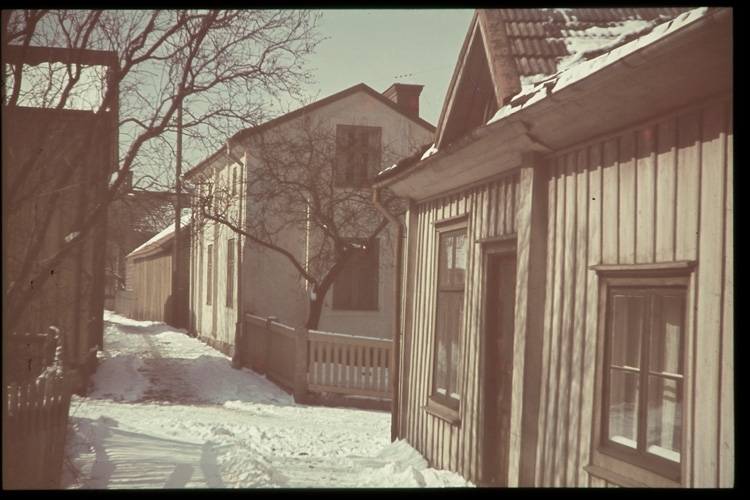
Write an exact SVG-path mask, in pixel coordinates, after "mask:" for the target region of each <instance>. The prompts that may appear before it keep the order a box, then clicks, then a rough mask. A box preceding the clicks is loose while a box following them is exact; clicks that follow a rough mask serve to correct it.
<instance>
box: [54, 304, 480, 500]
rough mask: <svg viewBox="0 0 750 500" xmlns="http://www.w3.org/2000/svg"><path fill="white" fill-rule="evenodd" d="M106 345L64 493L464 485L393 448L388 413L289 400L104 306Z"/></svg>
mask: <svg viewBox="0 0 750 500" xmlns="http://www.w3.org/2000/svg"><path fill="white" fill-rule="evenodd" d="M104 345H105V349H104V351H103V353H102V354H103V356H102V357H103V359H102V361H101V363H100V365H99V368H98V370H97V372H96V374H95V375H94V377H93V379H92V384H93V387H92V390H91V391H90V394H89V396H88V397H87V398H78V397H74V398H73V401H72V403H71V417H72V418H71V423H72V430H71V436H70V438H69V440H68V456H69V457H70V458H71V460H70V463H71V464H72V465H74V467H69V468H68V469H69V470H68V471H67V472H66V474H65V477H64V478H63V479H64V484H67V486H68V487H69V488H250V487H266V488H267V487H271V488H274V487H303V488H304V487H388V486H400V487H409V486H414V487H418V486H470V484H469V483H467V482H466V481H465V480H463V479H462V478H461V477H460V476H458V475H456V474H452V473H448V472H445V471H438V470H434V469H429V468H427V463H426V461H425V460H424V458H423V457H422V456H421V455H419V453H417V452H416V451H415V450H414V449H413V448H411V447H410V446H409V445H408V444H407V443H405V442H402V441H397V442H395V443H390V414H389V413H388V412H380V411H365V410H355V409H344V408H325V407H314V406H305V405H297V404H295V403H294V401H293V399H292V398H291V396H289V395H288V394H287V393H285V392H284V391H282V390H281V389H279V388H278V387H276V386H275V385H274V384H273V383H271V382H269V381H267V380H266V379H265V378H264V377H262V376H260V375H258V374H255V373H254V372H252V371H250V370H247V369H242V370H234V369H232V368H231V367H230V362H229V359H228V358H227V357H226V356H224V355H223V354H221V353H219V352H218V351H215V350H214V349H212V348H210V347H208V346H206V345H205V344H203V343H201V342H200V341H198V340H196V339H192V338H190V337H188V336H187V335H186V334H185V333H184V332H183V331H176V330H174V329H172V328H171V327H169V326H167V325H164V324H160V323H152V322H139V321H133V320H129V319H127V318H123V317H120V316H117V315H114V314H112V313H110V312H108V311H105V332H104ZM74 469H75V473H74V472H73V470H74ZM74 476H75V477H74Z"/></svg>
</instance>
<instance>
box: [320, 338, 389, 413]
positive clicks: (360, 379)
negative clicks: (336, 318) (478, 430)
mask: <svg viewBox="0 0 750 500" xmlns="http://www.w3.org/2000/svg"><path fill="white" fill-rule="evenodd" d="M307 339H308V351H309V352H308V364H307V366H308V372H307V383H308V390H311V391H316V392H334V393H338V394H352V395H358V396H372V397H376V398H385V399H390V397H391V390H390V386H389V385H388V367H389V361H390V356H391V341H390V340H380V339H371V338H365V337H355V336H352V335H342V334H337V333H323V332H317V331H315V330H311V331H309V332H308V334H307Z"/></svg>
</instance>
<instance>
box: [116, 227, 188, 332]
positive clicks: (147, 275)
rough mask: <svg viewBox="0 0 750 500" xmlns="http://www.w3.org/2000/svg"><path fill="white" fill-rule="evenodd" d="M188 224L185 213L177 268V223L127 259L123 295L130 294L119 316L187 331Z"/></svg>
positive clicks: (138, 248) (141, 246)
mask: <svg viewBox="0 0 750 500" xmlns="http://www.w3.org/2000/svg"><path fill="white" fill-rule="evenodd" d="M189 223H190V214H189V213H188V214H184V215H183V217H182V223H181V227H180V236H179V243H178V246H179V248H178V251H177V253H176V255H177V258H178V262H177V263H176V265H175V264H174V258H175V249H174V245H175V226H174V224H170V225H169V226H168V227H167V228H166V229H164V230H163V231H161V232H160V233H158V234H156V235H155V236H153V237H152V238H151V239H149V240H148V241H146V242H145V243H143V244H142V245H140V246H139V247H137V248H135V249H134V250H133V251H132V252H130V253H129V254H128V255H127V256H126V257H125V261H126V263H125V268H126V271H125V274H126V279H125V287H126V289H125V292H121V293H122V294H123V295H127V299H123V300H121V301H120V302H121V303H123V310H121V311H117V312H118V313H120V314H124V315H125V316H128V317H130V318H133V319H137V320H148V321H161V322H164V323H167V324H169V325H172V326H175V327H178V328H185V329H187V328H188V326H189V311H188V293H189V276H190V226H189ZM175 273H176V275H175Z"/></svg>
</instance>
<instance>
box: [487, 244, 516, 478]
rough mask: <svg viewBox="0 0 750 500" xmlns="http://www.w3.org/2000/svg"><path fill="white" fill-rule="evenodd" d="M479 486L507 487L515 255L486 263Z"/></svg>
mask: <svg viewBox="0 0 750 500" xmlns="http://www.w3.org/2000/svg"><path fill="white" fill-rule="evenodd" d="M486 266H487V267H486V272H487V274H486V276H487V281H486V283H487V287H486V296H485V331H484V373H483V375H484V394H483V396H484V397H483V401H484V409H483V412H482V428H483V432H482V436H483V439H482V448H481V449H482V450H483V451H482V467H481V470H482V474H481V477H482V481H481V482H482V483H483V484H484V485H487V486H507V485H508V453H509V449H510V409H511V391H512V377H513V332H514V324H515V321H514V319H515V318H514V317H515V303H516V255H515V254H514V253H502V254H490V255H488V259H487V264H486Z"/></svg>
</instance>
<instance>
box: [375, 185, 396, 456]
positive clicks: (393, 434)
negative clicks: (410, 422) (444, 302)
mask: <svg viewBox="0 0 750 500" xmlns="http://www.w3.org/2000/svg"><path fill="white" fill-rule="evenodd" d="M372 202H373V204H374V205H375V207H377V209H378V210H379V211H380V213H382V214H383V216H384V217H385V218H386V219H388V222H390V223H391V224H392V225H393V226H395V227H396V242H395V245H394V247H393V266H394V275H393V331H392V340H393V346H392V348H391V360H390V362H391V373H390V377H389V378H390V379H391V442H393V441H395V440H396V439H398V429H399V383H400V375H401V374H400V373H399V372H400V370H401V367H400V363H401V275H402V272H403V271H402V268H403V238H404V225H403V224H402V223H401V221H399V220H398V218H397V217H396V216H395V215H393V214H392V213H391V212H390V211H389V210H388V209H387V208H386V207H385V206H384V205H383V204H382V203H381V202H380V189H378V188H374V189H373V191H372Z"/></svg>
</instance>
